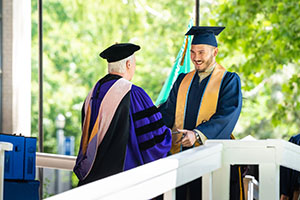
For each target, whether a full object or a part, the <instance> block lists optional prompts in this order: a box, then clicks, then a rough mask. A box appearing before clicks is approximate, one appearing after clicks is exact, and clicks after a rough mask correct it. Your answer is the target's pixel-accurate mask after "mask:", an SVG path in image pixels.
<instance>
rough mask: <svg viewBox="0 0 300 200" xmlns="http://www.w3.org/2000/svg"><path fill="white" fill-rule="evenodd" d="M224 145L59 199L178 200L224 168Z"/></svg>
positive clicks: (197, 150) (157, 163) (103, 181)
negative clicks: (178, 191)
mask: <svg viewBox="0 0 300 200" xmlns="http://www.w3.org/2000/svg"><path fill="white" fill-rule="evenodd" d="M221 154H222V144H211V145H205V146H201V147H199V148H194V149H191V150H188V151H185V152H182V153H180V154H176V155H173V156H169V157H167V158H165V159H160V160H157V161H155V162H152V163H149V164H146V165H143V166H140V167H137V168H134V169H132V170H128V171H125V172H122V173H119V174H116V175H113V176H110V177H107V178H105V179H101V180H99V181H95V182H93V183H90V184H87V185H84V186H81V187H78V188H74V189H72V190H69V191H67V192H64V193H61V194H58V195H55V196H53V197H50V198H48V200H58V199H61V200H65V199H105V200H108V199H113V200H115V199H138V200H141V199H150V198H153V197H155V196H158V195H160V194H162V193H165V197H167V198H168V199H175V196H174V194H175V188H176V187H178V186H180V185H183V184H185V183H187V182H190V181H192V180H194V179H196V178H198V177H200V176H203V175H205V174H207V173H210V172H212V171H214V170H216V169H218V168H220V166H221Z"/></svg>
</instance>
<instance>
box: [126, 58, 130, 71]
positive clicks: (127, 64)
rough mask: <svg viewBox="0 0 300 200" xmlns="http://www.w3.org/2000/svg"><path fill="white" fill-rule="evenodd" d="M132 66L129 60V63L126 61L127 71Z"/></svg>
mask: <svg viewBox="0 0 300 200" xmlns="http://www.w3.org/2000/svg"><path fill="white" fill-rule="evenodd" d="M130 66H131V63H130V60H127V61H126V68H127V69H130Z"/></svg>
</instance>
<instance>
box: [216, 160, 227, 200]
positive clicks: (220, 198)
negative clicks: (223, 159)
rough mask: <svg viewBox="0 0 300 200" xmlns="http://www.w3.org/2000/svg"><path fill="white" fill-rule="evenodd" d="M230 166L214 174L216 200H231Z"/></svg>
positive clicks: (223, 167)
mask: <svg viewBox="0 0 300 200" xmlns="http://www.w3.org/2000/svg"><path fill="white" fill-rule="evenodd" d="M229 183H230V165H228V164H224V163H223V166H222V167H221V168H220V169H218V170H216V171H214V172H213V173H212V185H213V192H212V193H213V198H212V199H214V200H229Z"/></svg>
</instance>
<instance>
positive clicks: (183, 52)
mask: <svg viewBox="0 0 300 200" xmlns="http://www.w3.org/2000/svg"><path fill="white" fill-rule="evenodd" d="M192 26H193V19H191V20H190V22H189V25H188V30H189V29H190V28H191V27H192ZM191 42H192V39H191V36H185V37H184V40H183V43H182V45H181V48H180V50H179V52H178V54H177V58H176V61H175V63H174V65H173V68H172V71H171V73H170V74H169V76H168V78H167V80H166V81H165V83H164V85H163V87H162V89H161V91H160V93H159V95H158V97H157V99H156V102H155V105H156V106H158V105H161V104H163V103H164V102H165V101H167V99H168V96H169V93H170V91H171V89H172V86H173V84H174V82H175V81H176V79H177V77H178V75H179V74H181V73H188V72H190V71H191V70H190V49H191ZM186 45H187V46H186ZM185 46H186V47H185ZM183 56H184V57H183ZM182 58H183V59H184V60H182ZM182 61H183V62H182ZM181 64H182V65H181Z"/></svg>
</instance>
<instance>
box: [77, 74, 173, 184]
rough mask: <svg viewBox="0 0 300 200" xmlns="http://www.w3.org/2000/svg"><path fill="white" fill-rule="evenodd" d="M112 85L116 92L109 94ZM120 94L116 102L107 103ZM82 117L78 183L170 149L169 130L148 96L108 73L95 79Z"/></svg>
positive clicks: (129, 165)
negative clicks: (98, 79) (115, 103)
mask: <svg viewBox="0 0 300 200" xmlns="http://www.w3.org/2000/svg"><path fill="white" fill-rule="evenodd" d="M121 80H122V83H121V84H120V83H119V82H120V81H121ZM124 83H125V85H126V84H127V86H125V87H124V88H123V89H124V90H125V92H124V91H123V93H122V91H120V87H121V86H122V84H123V85H124ZM116 84H118V86H116ZM114 86H115V88H116V90H115V92H117V93H113V94H109V93H111V92H112V91H113V87H114ZM108 95H110V97H107V96H108ZM121 95H122V98H120V100H119V103H118V104H117V105H110V104H113V102H112V101H118V100H115V99H116V98H117V97H119V96H121ZM106 97H107V98H106ZM103 104H105V105H103ZM107 107H109V109H108V110H107V109H106V108H107ZM105 109H106V110H105ZM102 112H103V113H104V114H102ZM109 115H112V116H111V119H109V118H110V117H109ZM101 118H104V119H101ZM82 119H83V122H82V123H83V125H82V129H83V134H82V139H81V144H80V150H79V153H78V157H77V160H76V165H75V167H74V172H75V174H76V175H77V177H78V178H79V185H83V184H86V183H89V182H92V181H95V180H98V179H101V178H104V177H107V176H110V175H113V174H116V173H118V172H122V171H124V170H128V169H131V168H134V167H137V166H139V165H142V164H145V163H148V162H151V161H154V160H157V159H160V158H162V157H165V156H166V155H167V152H168V151H169V150H170V147H171V133H170V130H169V129H168V128H167V127H166V126H165V125H164V124H163V121H162V118H161V114H160V113H159V112H158V110H157V108H156V107H155V106H154V105H153V103H152V101H151V99H150V97H149V96H148V95H147V94H146V93H145V92H144V90H143V89H141V88H140V87H137V86H135V85H132V84H131V83H130V82H129V81H126V80H125V79H123V78H121V77H120V76H117V75H110V74H109V75H107V76H105V77H104V78H103V79H101V80H100V81H98V82H97V84H96V85H95V86H94V88H93V89H92V90H91V92H90V94H89V96H88V97H87V99H86V100H85V103H84V105H83V109H82ZM103 130H104V131H105V132H103Z"/></svg>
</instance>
